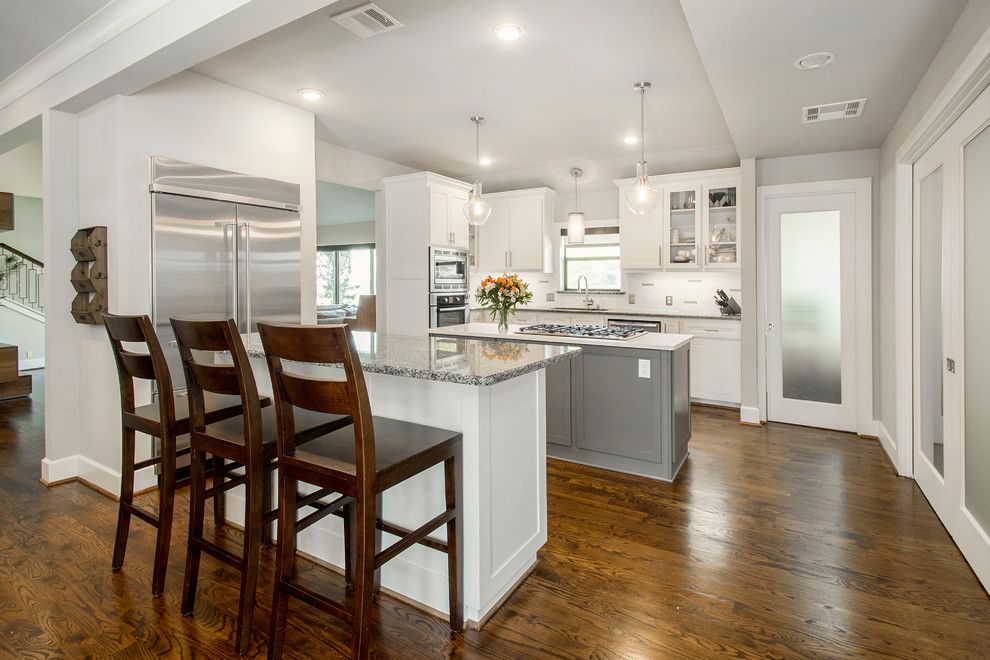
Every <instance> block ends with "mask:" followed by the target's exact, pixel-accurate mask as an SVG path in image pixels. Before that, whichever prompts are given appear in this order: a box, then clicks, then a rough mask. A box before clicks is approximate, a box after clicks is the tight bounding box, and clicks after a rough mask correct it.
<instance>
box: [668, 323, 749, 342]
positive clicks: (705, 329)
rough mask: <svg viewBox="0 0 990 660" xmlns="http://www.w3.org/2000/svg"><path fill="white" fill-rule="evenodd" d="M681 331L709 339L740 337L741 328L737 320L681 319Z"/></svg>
mask: <svg viewBox="0 0 990 660" xmlns="http://www.w3.org/2000/svg"><path fill="white" fill-rule="evenodd" d="M680 328H681V333H682V334H685V335H694V336H695V337H699V338H700V337H707V338H710V339H740V338H741V337H742V328H741V326H740V324H739V322H738V321H704V320H699V321H681V323H680Z"/></svg>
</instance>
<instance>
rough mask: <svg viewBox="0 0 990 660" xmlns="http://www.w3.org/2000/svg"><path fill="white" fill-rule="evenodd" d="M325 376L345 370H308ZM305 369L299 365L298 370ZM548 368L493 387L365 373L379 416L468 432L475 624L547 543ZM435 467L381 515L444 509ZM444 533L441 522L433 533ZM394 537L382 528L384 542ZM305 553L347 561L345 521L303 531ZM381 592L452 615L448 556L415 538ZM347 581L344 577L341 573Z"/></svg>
mask: <svg viewBox="0 0 990 660" xmlns="http://www.w3.org/2000/svg"><path fill="white" fill-rule="evenodd" d="M251 362H252V366H253V367H254V370H255V375H256V380H257V382H258V388H259V390H260V391H261V392H262V393H263V394H270V393H271V381H270V379H269V377H268V370H267V365H266V364H265V362H264V361H263V360H261V359H258V358H252V359H251ZM306 369H307V370H312V372H313V373H317V374H320V375H324V374H327V373H333V372H335V371H336V372H337V377H340V374H342V371H341V370H339V369H334V368H328V367H306ZM300 370H301V369H300ZM545 374H546V372H545V370H544V369H538V370H536V371H531V372H529V373H525V374H523V375H521V376H516V377H513V378H511V379H509V380H505V381H502V382H498V383H495V384H493V385H487V386H475V385H465V384H455V383H449V382H439V381H432V380H424V379H420V378H409V377H404V376H393V375H386V374H379V373H367V372H366V373H365V379H366V382H367V385H368V394H369V398H370V401H371V409H372V412H373V414H375V415H378V416H382V417H391V418H394V419H401V420H406V421H410V422H416V423H418V424H427V425H430V426H436V427H440V428H445V429H450V430H453V431H460V432H461V433H462V434H463V436H464V437H463V441H462V442H463V475H464V476H463V479H464V496H463V500H462V502H461V503H460V505H461V506H462V507H463V516H464V547H463V551H464V620H465V622H466V623H467V625H469V626H474V627H478V626H480V625H481V624H482V623H484V621H485V620H486V618H487V617H488V616H489V615H490V614H492V613H493V611H494V610H495V609H496V608H497V607H498V606H499V605H500V604H501V602H502V601H503V600H504V598H505V597H506V596H507V595H508V594H509V593H511V592H512V590H513V589H514V588H515V587H516V586H517V585H518V584H519V583H520V582H521V581H522V580H523V579H525V577H526V576H527V575H528V574H529V572H530V571H531V570H532V568H533V566H534V565H535V563H536V552H537V550H539V549H540V548H541V547H542V546H543V544H544V543H546V540H547V490H546V485H547V479H546V388H545V379H546V376H545ZM444 507H445V504H444V481H443V467H442V465H437V466H434V467H433V468H431V469H430V470H428V471H427V472H424V473H422V474H420V475H418V476H416V477H414V478H412V479H410V480H408V481H406V482H404V483H402V484H399V485H398V486H396V487H394V488H392V489H390V490H388V491H386V492H385V494H384V500H383V505H382V516H383V518H384V519H385V520H387V521H389V522H392V523H394V524H397V525H401V526H402V527H405V528H407V529H416V528H417V527H419V526H420V525H422V524H423V523H425V522H427V521H428V520H430V519H431V518H433V517H434V516H436V515H437V514H439V513H440V512H442V511H443V510H444ZM227 518H228V520H230V521H231V522H234V523H237V524H241V523H242V522H243V520H244V495H243V487H240V488H236V489H233V490H232V491H230V493H229V494H228V497H227ZM435 534H436V536H437V537H438V538H441V539H443V538H445V537H446V532H445V530H444V529H443V528H441V529H439V530H437V531H436V532H435ZM396 540H397V538H396V537H394V536H392V535H390V534H387V533H383V534H382V546H383V547H388V546H389V545H390V544H392V543H394V542H395V541H396ZM298 547H299V550H300V552H302V553H305V554H307V555H310V556H312V557H315V558H316V559H318V560H321V561H324V562H327V563H329V564H331V565H333V566H337V567H339V568H341V570H343V566H344V536H343V525H342V521H341V519H340V518H338V517H336V516H328V517H327V518H324V519H323V520H321V521H319V522H318V523H316V524H315V525H313V526H312V527H310V528H309V529H307V530H305V531H304V532H303V533H302V534H301V535H300V536H299V546H298ZM381 571H382V573H381V584H382V587H383V589H385V590H388V591H390V592H392V593H395V594H396V595H398V596H399V597H400V598H402V599H403V600H406V601H408V602H411V603H413V604H420V605H422V606H423V607H424V608H425V609H428V610H433V611H436V612H439V613H442V614H447V613H448V596H447V593H448V592H447V556H446V555H445V554H444V553H441V552H437V551H435V550H431V549H429V548H426V547H424V546H421V545H414V546H412V547H411V548H409V549H407V550H406V551H404V552H403V553H401V554H400V555H399V556H398V557H396V558H395V559H393V560H391V561H389V562H388V563H386V564H385V566H384V567H382V569H381ZM341 579H342V578H341Z"/></svg>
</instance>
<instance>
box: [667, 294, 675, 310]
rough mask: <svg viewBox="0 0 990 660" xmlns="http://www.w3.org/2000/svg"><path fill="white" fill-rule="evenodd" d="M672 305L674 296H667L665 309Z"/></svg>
mask: <svg viewBox="0 0 990 660" xmlns="http://www.w3.org/2000/svg"><path fill="white" fill-rule="evenodd" d="M673 304H674V296H667V307H670V306H671V305H673Z"/></svg>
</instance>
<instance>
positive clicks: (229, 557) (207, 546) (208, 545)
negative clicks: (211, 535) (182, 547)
mask: <svg viewBox="0 0 990 660" xmlns="http://www.w3.org/2000/svg"><path fill="white" fill-rule="evenodd" d="M192 542H193V543H194V544H196V545H197V546H199V549H200V550H202V551H203V552H206V553H209V554H210V555H213V556H214V557H216V558H217V559H219V560H220V561H222V562H224V563H225V564H229V565H230V566H233V567H234V568H236V569H237V570H239V571H240V570H243V569H244V560H243V559H241V558H240V557H238V556H237V555H235V554H234V553H233V552H230V551H229V550H227V549H226V548H222V547H220V546H219V545H217V544H216V543H213V542H212V541H207V540H206V539H192Z"/></svg>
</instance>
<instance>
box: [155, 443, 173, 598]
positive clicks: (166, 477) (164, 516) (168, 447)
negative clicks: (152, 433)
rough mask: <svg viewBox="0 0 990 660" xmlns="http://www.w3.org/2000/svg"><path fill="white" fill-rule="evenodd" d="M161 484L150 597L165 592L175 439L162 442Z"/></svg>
mask: <svg viewBox="0 0 990 660" xmlns="http://www.w3.org/2000/svg"><path fill="white" fill-rule="evenodd" d="M161 466H162V482H161V486H160V487H159V489H158V535H157V537H156V538H155V568H154V572H153V573H152V577H151V595H152V596H153V597H155V598H157V597H158V596H161V595H162V592H163V591H164V590H165V572H166V571H167V570H168V551H169V545H170V543H171V541H172V513H173V509H174V506H173V503H174V501H175V438H174V437H169V438H164V439H163V440H162V462H161Z"/></svg>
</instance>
